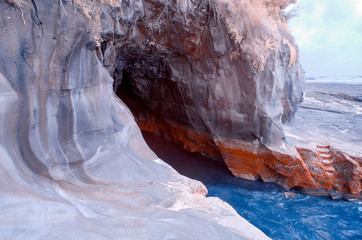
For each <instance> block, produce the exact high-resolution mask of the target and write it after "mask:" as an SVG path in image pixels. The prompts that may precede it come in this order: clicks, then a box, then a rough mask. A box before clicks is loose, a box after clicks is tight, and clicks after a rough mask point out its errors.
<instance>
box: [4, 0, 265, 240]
mask: <svg viewBox="0 0 362 240" xmlns="http://www.w3.org/2000/svg"><path fill="white" fill-rule="evenodd" d="M9 2H10V3H12V5H11V4H9ZM19 2H20V3H22V4H17V3H19ZM76 2H78V1H74V4H71V2H69V1H61V2H59V1H56V0H54V1H49V0H35V1H4V0H0V13H1V14H0V26H1V27H0V29H1V33H0V106H1V107H0V159H1V161H0V200H1V201H0V236H1V237H3V238H6V239H23V238H24V239H176V238H179V239H180V238H182V239H268V238H267V237H266V236H265V235H264V234H263V233H262V232H261V231H259V230H258V229H256V228H255V227H253V226H252V225H251V224H249V223H248V222H247V221H246V220H244V219H243V218H241V217H240V216H238V215H237V213H236V212H235V210H233V209H232V208H231V207H230V206H229V205H228V204H226V203H225V202H223V201H221V200H220V199H217V198H206V197H205V196H204V195H205V194H206V192H207V190H206V188H205V187H204V186H203V185H202V184H201V183H200V182H197V181H193V180H190V179H188V178H185V177H183V176H181V175H179V174H178V173H177V172H176V171H175V170H173V169H172V168H171V167H170V166H168V165H167V164H165V163H164V162H163V161H162V160H160V159H158V158H157V156H155V154H154V153H153V152H152V151H151V150H150V149H149V148H148V147H147V145H146V144H145V142H144V141H143V138H142V136H141V133H140V130H139V128H138V127H137V125H136V123H135V121H134V119H133V116H132V114H131V112H130V111H129V110H128V108H127V107H126V106H125V104H123V103H122V102H121V101H120V100H119V99H118V98H117V97H116V96H115V95H114V93H113V87H112V85H113V80H112V78H111V77H110V75H109V73H108V71H107V70H106V69H105V68H104V67H103V66H102V64H101V62H100V61H99V59H98V57H97V56H96V52H95V49H96V40H97V31H99V28H97V24H94V22H93V21H94V19H93V18H97V16H98V17H99V19H102V20H104V19H105V17H106V16H108V15H104V14H99V15H97V13H96V12H93V13H92V12H90V13H89V14H91V15H89V14H88V13H87V11H86V10H87V9H86V7H87V5H84V4H83V5H82V4H80V2H79V4H76ZM101 2H104V4H100V3H99V2H94V1H90V2H89V3H92V4H93V3H94V4H97V5H96V6H95V7H96V8H93V9H102V11H104V12H107V13H108V11H109V12H110V13H112V14H115V17H117V16H118V17H120V18H121V17H123V18H124V19H130V21H131V19H132V18H133V17H134V16H136V15H137V14H140V15H141V16H143V13H142V3H141V1H140V2H136V1H130V2H128V3H126V2H125V1H123V3H122V4H121V3H119V2H117V1H110V2H112V6H113V7H115V8H111V7H110V5H108V4H107V3H105V2H106V1H101ZM83 3H84V2H83ZM117 4H118V6H120V7H116V6H117ZM125 5H127V6H128V7H130V6H135V8H132V9H129V8H125V7H124V6H125ZM88 7H89V6H88ZM91 7H92V6H91ZM138 8H139V9H140V10H139V11H138V10H137V9H138ZM127 9H128V10H127ZM90 10H92V8H90ZM22 14H23V15H22ZM92 14H93V15H92ZM124 19H123V20H124ZM108 23H109V24H110V26H111V25H112V26H118V27H119V29H118V28H117V29H112V31H114V32H115V33H116V32H117V31H120V32H121V31H122V29H121V26H120V23H119V22H118V21H113V20H112V21H108ZM104 29H106V28H105V27H104ZM94 37H95V38H94ZM104 56H105V58H104V61H103V64H105V63H106V60H110V59H111V56H112V52H111V51H108V52H107V50H106V51H105V52H104ZM111 68H112V66H111V65H109V66H108V70H112V69H111Z"/></svg>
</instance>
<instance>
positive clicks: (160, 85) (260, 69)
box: [102, 0, 361, 194]
mask: <svg viewBox="0 0 362 240" xmlns="http://www.w3.org/2000/svg"><path fill="white" fill-rule="evenodd" d="M268 4H269V5H268ZM283 7H285V6H284V5H283V6H281V5H278V4H277V3H274V5H273V4H271V3H266V2H265V1H246V0H245V1H214V0H209V1H206V0H205V1H203V0H196V1H179V2H176V1H171V2H170V3H169V2H166V1H162V0H159V1H144V2H143V5H142V6H141V5H135V4H133V5H132V4H131V5H129V6H128V5H127V4H125V5H123V8H122V9H123V11H125V12H126V11H129V9H134V8H137V9H138V10H139V11H138V12H139V13H140V14H138V15H133V16H132V17H130V18H128V19H122V20H121V21H120V26H117V27H114V28H113V29H109V30H108V34H107V31H104V35H103V39H104V40H105V42H104V43H103V44H102V52H103V53H104V55H110V56H111V57H112V59H114V63H115V64H109V63H110V62H113V61H107V60H106V58H102V59H104V64H105V65H106V66H108V67H109V68H110V69H111V71H113V70H114V72H113V75H114V78H115V79H116V83H115V88H116V89H117V94H118V95H119V96H120V97H121V98H122V99H123V100H124V101H125V102H126V103H127V105H128V106H129V107H130V108H131V110H132V112H133V114H134V115H135V116H136V119H137V122H138V124H139V126H140V127H141V129H143V130H149V131H161V132H164V133H165V134H166V135H168V136H169V137H170V138H171V139H173V140H174V141H176V142H178V143H180V144H182V145H183V146H184V148H185V149H187V150H189V151H196V152H201V153H202V154H204V155H206V156H208V157H211V158H214V159H218V160H222V161H225V162H226V164H227V165H228V167H229V169H230V170H231V171H232V172H233V174H234V175H236V176H238V177H242V178H247V179H260V178H261V179H263V180H264V181H271V182H277V183H279V184H281V185H283V186H285V187H286V188H291V187H302V188H305V189H314V190H317V189H327V190H333V189H336V190H338V191H345V192H351V193H353V194H359V193H360V192H361V181H360V179H361V171H360V167H357V169H358V170H357V172H356V171H355V170H352V169H354V168H351V170H347V172H346V173H343V174H338V177H335V176H330V177H331V178H333V179H334V180H333V181H332V182H331V181H328V182H329V183H328V184H325V181H326V180H325V179H326V178H325V176H326V175H328V171H327V170H326V169H325V168H321V169H320V171H318V173H316V171H315V170H314V167H313V166H312V165H311V164H310V161H309V159H307V158H305V157H304V156H306V155H305V154H304V151H302V150H301V149H299V147H296V146H295V145H293V144H290V143H289V141H287V140H286V136H285V132H284V126H283V125H284V123H285V122H289V121H290V120H291V119H292V118H293V116H294V114H295V112H296V110H297V108H298V106H299V104H300V102H301V101H302V99H303V95H304V92H305V85H304V72H303V69H302V68H301V66H300V64H299V63H298V49H297V46H296V45H295V43H294V39H293V37H292V36H291V35H290V33H289V31H288V27H287V23H286V20H285V18H284V15H283V12H282V11H281V9H282V8H283ZM106 15H107V14H106ZM106 15H105V16H106ZM111 18H118V19H120V18H119V17H117V16H114V15H112V13H110V14H109V15H107V17H104V18H103V19H104V22H103V25H104V26H109V24H107V23H106V22H107V21H106V19H111ZM114 29H121V30H117V31H115V30H114ZM110 53H112V54H110ZM102 57H103V56H102ZM315 146H316V145H315ZM310 151H312V152H313V153H314V154H317V155H318V156H321V155H320V154H319V152H318V151H317V150H314V148H312V149H310ZM336 161H339V160H336ZM342 161H343V160H342ZM351 175H354V176H355V177H353V180H347V178H349V177H347V176H351ZM342 182H343V183H342ZM344 183H346V184H347V185H346V186H345V187H343V188H340V187H338V186H337V185H341V184H342V185H343V184H344Z"/></svg>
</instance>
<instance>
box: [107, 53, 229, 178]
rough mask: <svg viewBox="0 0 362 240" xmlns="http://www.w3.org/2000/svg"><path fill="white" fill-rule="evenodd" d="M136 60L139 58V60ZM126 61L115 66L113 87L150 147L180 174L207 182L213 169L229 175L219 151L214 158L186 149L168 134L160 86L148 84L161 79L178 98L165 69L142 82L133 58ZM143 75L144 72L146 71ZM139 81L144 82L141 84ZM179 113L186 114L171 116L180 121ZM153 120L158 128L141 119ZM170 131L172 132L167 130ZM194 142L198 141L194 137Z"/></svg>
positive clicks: (166, 87)
mask: <svg viewBox="0 0 362 240" xmlns="http://www.w3.org/2000/svg"><path fill="white" fill-rule="evenodd" d="M138 61H141V62H142V60H138ZM128 64H129V65H127V66H126V64H122V65H123V69H122V70H121V71H120V70H119V69H116V70H115V72H116V74H114V79H115V85H114V91H115V93H116V95H117V96H118V97H119V98H120V99H121V100H122V101H123V102H124V103H125V104H126V105H127V107H128V108H129V109H130V110H131V112H132V114H133V116H134V117H135V120H136V122H137V124H138V126H139V127H140V129H141V132H142V135H143V137H144V139H145V141H146V143H147V145H148V146H149V147H150V149H151V150H152V151H154V152H155V153H156V155H157V156H158V157H160V158H161V159H162V160H164V161H165V162H166V163H168V164H169V165H170V166H172V167H173V168H174V169H175V170H176V171H177V172H179V173H180V174H182V175H184V176H186V177H189V178H192V179H195V180H199V181H201V182H203V183H204V184H207V182H208V181H209V180H210V181H211V179H212V181H215V179H217V176H215V175H214V174H213V172H214V173H215V172H216V174H221V173H222V174H226V175H228V176H230V177H231V176H233V175H232V173H231V172H230V170H229V169H228V167H227V165H226V163H225V162H224V161H223V160H222V157H221V154H220V157H219V158H217V159H215V158H210V157H207V156H204V155H203V154H202V153H201V152H198V151H194V150H192V149H191V150H190V149H189V148H188V147H187V146H186V144H185V143H184V142H183V141H182V139H181V140H180V139H177V137H176V138H175V136H174V135H172V134H175V131H174V130H173V129H172V128H169V127H164V125H163V124H164V122H163V118H164V115H162V113H160V112H161V111H160V110H159V109H160V108H161V109H162V108H163V106H162V100H163V98H162V96H160V92H162V91H163V90H161V91H159V89H155V86H152V84H156V85H157V86H158V87H159V86H160V85H159V84H160V82H163V84H162V85H161V87H162V88H165V89H166V90H165V91H167V92H168V93H167V94H168V97H170V95H171V98H173V99H177V98H179V97H180V96H178V95H179V94H180V93H179V91H178V89H177V86H176V85H175V83H174V82H172V81H170V80H169V79H167V77H165V76H167V75H168V73H162V74H160V75H162V76H163V77H162V78H161V79H155V78H154V76H151V77H150V79H146V80H147V84H146V83H145V82H143V83H142V82H141V81H142V80H141V81H140V80H139V79H138V76H139V75H140V73H139V72H137V70H136V73H135V72H132V69H133V68H134V67H133V66H132V65H135V64H137V62H136V63H135V62H134V61H131V62H128ZM130 65H131V66H130ZM125 66H126V67H125ZM158 68H160V67H158ZM163 70H165V68H163ZM166 71H167V69H166ZM145 75H147V73H146V74H145ZM156 75H157V74H156ZM120 77H121V78H120ZM143 80H145V78H143ZM137 84H138V85H137ZM142 84H143V85H144V86H142ZM140 85H141V86H140ZM145 86H147V87H148V88H149V89H148V91H146V92H147V93H146V94H145V93H144V92H142V88H144V87H145ZM157 86H156V88H157ZM155 99H157V100H156V101H157V103H156V105H157V106H155V105H153V106H152V104H153V103H152V101H155ZM167 104H169V103H167ZM175 108H176V106H175ZM179 111H183V109H182V108H180V109H179ZM163 114H165V115H166V116H167V117H169V115H167V114H170V115H175V114H174V113H167V112H166V113H163ZM183 116H186V114H185V113H180V114H177V116H175V118H179V119H178V120H179V121H180V122H182V119H181V118H182V117H183ZM155 119H156V120H155ZM153 121H156V122H158V123H157V124H159V125H162V126H161V127H160V128H159V126H152V127H149V126H146V125H145V124H144V123H145V122H153ZM170 131H173V132H172V133H170ZM194 144H199V143H198V142H197V141H196V140H195V142H194ZM215 160H217V161H215ZM215 169H218V171H215ZM213 175H214V176H213Z"/></svg>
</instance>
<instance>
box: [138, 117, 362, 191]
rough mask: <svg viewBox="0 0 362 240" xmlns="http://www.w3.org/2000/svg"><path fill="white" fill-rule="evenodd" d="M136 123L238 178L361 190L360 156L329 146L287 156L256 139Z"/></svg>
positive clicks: (159, 123) (160, 123) (152, 122)
mask: <svg viewBox="0 0 362 240" xmlns="http://www.w3.org/2000/svg"><path fill="white" fill-rule="evenodd" d="M138 124H139V126H140V128H141V129H142V130H144V131H150V132H163V133H165V134H166V135H167V136H168V137H170V138H171V139H172V140H173V141H175V142H176V143H179V144H181V145H183V147H184V149H186V150H188V151H190V152H200V153H202V154H203V155H205V156H207V157H210V158H213V159H218V160H220V159H223V160H224V162H225V163H226V165H227V166H228V168H229V169H230V171H231V172H232V173H233V174H234V175H235V176H237V177H240V178H244V179H249V180H254V181H255V180H258V179H262V180H263V181H265V182H276V183H278V184H280V185H282V186H283V187H285V188H288V189H289V188H292V187H296V186H298V187H302V188H305V189H312V190H313V189H314V190H319V189H322V190H336V191H341V192H347V193H352V194H356V195H358V194H360V193H361V192H362V183H361V180H362V159H361V158H360V157H353V156H349V155H348V154H346V153H343V152H341V151H338V150H336V149H333V148H331V147H330V146H329V145H326V146H321V145H319V146H316V148H317V150H312V149H306V148H296V150H297V152H298V153H299V155H298V154H294V155H292V154H291V155H288V154H283V153H279V152H275V151H271V150H269V149H268V148H266V147H265V146H263V145H262V144H260V143H259V142H255V143H251V142H245V141H242V140H237V139H222V140H220V139H219V140H215V139H214V138H213V137H212V136H211V134H206V133H203V134H200V133H197V132H195V131H193V130H190V129H188V128H186V127H183V126H180V125H179V124H177V123H168V122H167V123H166V122H163V121H157V120H156V119H154V118H149V119H147V120H138ZM195 193H199V192H198V191H197V190H196V191H195ZM200 193H201V192H200ZM201 194H206V193H201Z"/></svg>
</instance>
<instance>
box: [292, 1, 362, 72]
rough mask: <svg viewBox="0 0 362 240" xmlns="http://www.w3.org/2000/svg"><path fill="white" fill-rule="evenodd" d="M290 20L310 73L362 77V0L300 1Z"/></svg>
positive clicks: (301, 56) (306, 68) (303, 59)
mask: <svg viewBox="0 0 362 240" xmlns="http://www.w3.org/2000/svg"><path fill="white" fill-rule="evenodd" d="M299 4H300V5H301V6H302V8H303V9H302V11H301V13H300V14H299V16H297V17H295V18H294V19H292V20H290V28H291V31H292V33H293V35H294V37H295V39H296V41H297V43H298V45H299V50H300V61H301V63H302V65H303V67H304V70H305V71H306V75H307V76H334V75H339V76H350V75H359V76H362V0H299Z"/></svg>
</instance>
